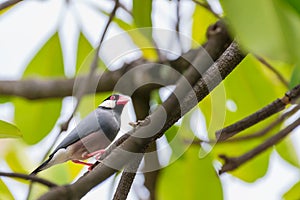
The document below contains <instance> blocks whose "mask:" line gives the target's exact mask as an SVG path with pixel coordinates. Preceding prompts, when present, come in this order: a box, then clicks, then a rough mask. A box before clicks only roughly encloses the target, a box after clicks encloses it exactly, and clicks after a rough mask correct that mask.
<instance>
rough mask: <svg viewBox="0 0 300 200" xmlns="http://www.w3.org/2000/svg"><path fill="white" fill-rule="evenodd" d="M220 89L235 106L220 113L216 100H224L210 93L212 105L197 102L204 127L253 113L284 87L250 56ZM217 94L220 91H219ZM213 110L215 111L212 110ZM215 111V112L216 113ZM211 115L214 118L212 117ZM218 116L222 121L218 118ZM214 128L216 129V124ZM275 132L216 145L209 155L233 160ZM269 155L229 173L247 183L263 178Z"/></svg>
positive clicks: (252, 128)
mask: <svg viewBox="0 0 300 200" xmlns="http://www.w3.org/2000/svg"><path fill="white" fill-rule="evenodd" d="M224 86H225V89H226V99H227V100H231V101H232V102H233V103H234V104H235V106H236V110H235V111H234V110H229V108H227V109H226V110H225V111H224V110H222V107H221V105H219V104H223V102H221V103H218V101H219V100H222V99H223V98H224V97H222V96H221V95H218V94H214V92H216V91H213V92H212V94H211V96H212V97H214V98H215V102H214V101H213V100H209V101H207V100H204V101H203V102H201V103H200V107H201V110H202V112H203V114H204V115H205V119H206V121H207V124H211V123H216V122H214V121H218V122H219V121H221V122H224V124H223V125H222V124H221V125H222V126H223V127H225V126H227V125H229V124H232V123H234V122H236V121H238V120H240V119H242V118H244V117H246V116H248V115H250V114H252V113H254V112H256V111H257V110H259V109H260V108H262V107H264V106H266V105H267V104H269V103H270V102H272V101H273V100H275V99H277V98H278V97H280V96H282V94H284V93H285V91H286V89H285V87H284V85H283V84H282V83H281V82H280V81H279V80H278V79H277V78H276V76H275V75H274V74H273V73H272V72H271V71H270V70H268V69H267V68H266V67H264V66H263V65H262V64H261V63H260V62H259V61H257V60H256V59H255V58H254V57H253V56H251V55H249V56H247V57H246V58H245V59H244V60H243V61H242V62H241V63H240V65H239V66H238V67H237V68H236V69H235V70H234V71H233V72H232V74H231V75H230V77H228V78H227V79H226V80H225V81H224ZM219 87H221V86H219ZM220 91H221V92H222V90H221V89H220ZM221 94H222V93H221ZM213 95H215V96H213ZM215 104H217V105H215ZM219 106H220V108H219ZM214 107H215V111H213V110H212V109H214ZM218 110H219V112H217V111H218ZM223 112H225V113H223ZM213 114H214V115H215V117H213ZM276 116H277V115H275V116H273V117H271V118H270V119H267V120H264V121H263V122H261V123H259V124H257V125H255V126H253V127H251V128H249V129H247V130H246V131H243V132H242V133H240V134H239V135H249V134H252V133H255V132H257V131H258V130H261V129H263V128H264V127H265V126H267V125H268V124H269V123H270V122H271V121H272V120H273V119H274V118H275V117H276ZM222 117H223V118H225V119H222ZM216 119H217V120H216ZM217 125H218V126H220V123H219V124H217ZM210 126H212V125H210ZM213 127H217V126H213ZM278 130H279V127H276V128H275V129H274V130H273V131H272V132H271V133H269V134H268V135H267V136H264V137H259V138H256V139H252V140H248V141H244V142H234V143H233V142H230V143H224V144H217V145H216V146H214V148H213V154H214V155H215V158H218V155H219V154H225V155H227V156H234V157H235V156H240V155H242V154H243V153H246V152H248V151H249V150H251V149H253V148H254V147H256V146H257V145H259V144H260V143H261V142H263V141H264V140H265V139H266V137H268V136H270V135H271V134H274V133H275V132H276V131H278ZM239 135H238V136H239ZM238 136H237V137H238ZM270 152H271V151H270V150H268V151H266V152H264V153H263V154H261V155H259V156H258V157H256V158H255V159H253V160H250V161H249V162H247V163H245V164H244V165H242V166H241V167H239V168H238V169H237V170H235V171H233V172H231V173H232V174H233V175H234V176H236V177H238V178H240V179H242V180H244V181H248V182H253V181H255V180H257V179H258V178H261V177H263V176H264V175H265V173H266V172H267V169H268V163H269V156H270Z"/></svg>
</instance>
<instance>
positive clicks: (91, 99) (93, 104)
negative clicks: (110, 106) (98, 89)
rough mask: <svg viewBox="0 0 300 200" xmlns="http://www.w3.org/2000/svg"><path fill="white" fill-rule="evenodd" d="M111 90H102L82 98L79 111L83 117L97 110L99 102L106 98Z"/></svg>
mask: <svg viewBox="0 0 300 200" xmlns="http://www.w3.org/2000/svg"><path fill="white" fill-rule="evenodd" d="M109 95H111V92H102V93H99V94H98V93H97V94H90V95H85V96H84V97H83V99H82V100H81V102H80V104H79V107H78V111H79V112H80V116H81V118H83V117H85V116H87V115H88V114H89V113H90V112H92V111H93V110H95V109H96V108H97V107H98V106H99V104H100V103H101V102H102V101H103V100H104V99H106V98H107V97H108V96H109Z"/></svg>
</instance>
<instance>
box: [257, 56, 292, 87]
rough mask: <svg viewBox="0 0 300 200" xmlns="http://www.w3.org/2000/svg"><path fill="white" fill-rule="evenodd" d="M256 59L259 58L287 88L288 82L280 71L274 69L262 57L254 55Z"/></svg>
mask: <svg viewBox="0 0 300 200" xmlns="http://www.w3.org/2000/svg"><path fill="white" fill-rule="evenodd" d="M255 57H256V59H257V60H259V61H260V62H261V63H262V64H264V66H266V67H267V68H268V69H270V70H271V71H272V72H273V73H274V74H275V75H276V76H277V77H278V79H279V80H280V81H281V82H282V84H283V85H284V86H285V87H286V88H288V87H289V83H288V82H287V80H286V79H285V78H284V77H283V76H282V75H281V74H280V72H279V71H278V70H276V69H275V68H274V67H273V66H272V65H271V64H270V63H268V62H267V61H266V60H265V59H263V58H262V57H260V56H258V55H255Z"/></svg>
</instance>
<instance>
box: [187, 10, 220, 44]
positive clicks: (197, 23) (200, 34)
mask: <svg viewBox="0 0 300 200" xmlns="http://www.w3.org/2000/svg"><path fill="white" fill-rule="evenodd" d="M216 21H217V18H216V17H215V16H214V15H213V14H212V13H211V12H209V11H208V10H207V9H205V8H203V7H202V6H197V5H195V10H194V15H193V25H192V38H193V39H194V40H196V41H197V43H198V44H203V43H204V42H205V41H206V31H207V28H208V27H209V26H210V25H211V24H213V23H215V22H216Z"/></svg>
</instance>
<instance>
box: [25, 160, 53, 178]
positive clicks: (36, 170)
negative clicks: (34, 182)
mask: <svg viewBox="0 0 300 200" xmlns="http://www.w3.org/2000/svg"><path fill="white" fill-rule="evenodd" d="M50 160H51V157H50V158H49V159H48V160H46V161H45V162H43V163H42V164H41V165H40V166H39V167H38V168H36V169H35V170H33V172H31V173H30V175H33V176H35V175H36V174H37V173H39V172H40V171H42V170H44V169H47V168H48V167H50V166H47V165H48V163H49V162H50Z"/></svg>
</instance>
